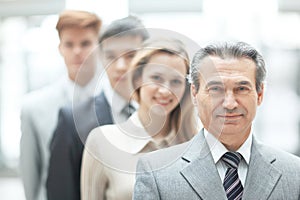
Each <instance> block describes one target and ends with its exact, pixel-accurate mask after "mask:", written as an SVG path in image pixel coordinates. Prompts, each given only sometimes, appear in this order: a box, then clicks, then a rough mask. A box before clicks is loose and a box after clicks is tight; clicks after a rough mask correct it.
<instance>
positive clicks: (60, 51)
mask: <svg viewBox="0 0 300 200" xmlns="http://www.w3.org/2000/svg"><path fill="white" fill-rule="evenodd" d="M58 51H59V53H60V55H61V56H63V55H64V53H63V49H62V44H61V43H59V45H58Z"/></svg>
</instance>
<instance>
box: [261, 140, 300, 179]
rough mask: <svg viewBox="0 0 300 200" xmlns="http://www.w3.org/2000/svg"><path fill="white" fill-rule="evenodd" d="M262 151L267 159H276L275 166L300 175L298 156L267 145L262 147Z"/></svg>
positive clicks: (299, 159)
mask: <svg viewBox="0 0 300 200" xmlns="http://www.w3.org/2000/svg"><path fill="white" fill-rule="evenodd" d="M260 149H261V152H262V153H263V154H265V155H266V157H267V158H275V159H274V165H275V166H278V167H280V168H292V169H295V170H296V171H298V172H299V173H300V158H299V157H298V156H295V155H293V154H291V153H289V152H286V151H283V150H281V149H278V148H274V147H270V146H267V145H260Z"/></svg>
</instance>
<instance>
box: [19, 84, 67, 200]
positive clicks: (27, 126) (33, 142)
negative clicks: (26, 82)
mask: <svg viewBox="0 0 300 200" xmlns="http://www.w3.org/2000/svg"><path fill="white" fill-rule="evenodd" d="M70 102H71V99H70V98H69V97H68V95H67V87H66V84H65V80H64V79H62V80H60V81H58V82H56V83H54V84H52V85H49V86H46V87H44V88H42V89H40V90H37V91H34V92H31V93H30V94H28V95H26V97H25V99H24V102H23V106H22V111H21V131H22V137H21V142H20V145H21V146H20V167H21V176H22V180H23V183H24V191H25V196H26V199H30V200H44V199H45V198H46V192H45V183H46V178H47V172H48V160H49V142H50V140H51V138H52V134H53V131H54V129H55V126H56V123H57V115H58V111H59V109H60V107H62V106H64V105H65V104H69V103H70Z"/></svg>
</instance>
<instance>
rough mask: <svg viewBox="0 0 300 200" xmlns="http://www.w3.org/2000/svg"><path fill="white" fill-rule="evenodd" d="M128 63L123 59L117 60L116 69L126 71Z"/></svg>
mask: <svg viewBox="0 0 300 200" xmlns="http://www.w3.org/2000/svg"><path fill="white" fill-rule="evenodd" d="M126 65H127V63H126V61H125V59H124V58H123V57H120V58H118V59H117V60H116V67H117V69H119V70H125V69H126V68H127V66H126Z"/></svg>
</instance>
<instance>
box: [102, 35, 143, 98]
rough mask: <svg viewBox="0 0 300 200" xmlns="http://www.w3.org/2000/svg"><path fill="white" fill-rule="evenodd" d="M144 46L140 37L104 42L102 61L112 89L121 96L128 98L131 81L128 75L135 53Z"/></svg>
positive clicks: (119, 38) (126, 37)
mask: <svg viewBox="0 0 300 200" xmlns="http://www.w3.org/2000/svg"><path fill="white" fill-rule="evenodd" d="M141 44H142V38H141V37H139V36H120V37H112V38H109V39H106V40H104V41H103V42H102V44H101V46H102V55H103V58H102V61H103V66H104V67H105V70H106V73H107V76H108V79H109V81H110V84H111V86H112V88H113V89H114V90H115V91H116V92H117V93H119V94H120V95H122V96H123V97H124V96H127V95H128V90H129V81H128V77H127V76H126V73H127V72H128V69H129V64H130V62H131V60H132V58H133V57H134V55H135V51H134V50H136V49H137V48H138V47H140V46H141Z"/></svg>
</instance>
